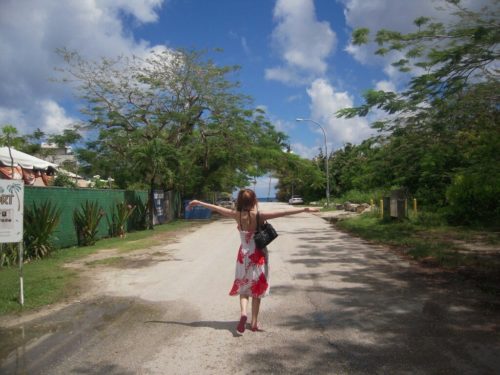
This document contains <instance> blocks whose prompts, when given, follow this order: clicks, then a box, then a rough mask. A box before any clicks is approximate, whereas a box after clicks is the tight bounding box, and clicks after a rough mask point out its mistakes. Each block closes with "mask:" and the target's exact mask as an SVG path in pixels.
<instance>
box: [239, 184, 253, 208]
mask: <svg viewBox="0 0 500 375" xmlns="http://www.w3.org/2000/svg"><path fill="white" fill-rule="evenodd" d="M256 204H257V196H256V195H255V192H254V191H253V190H251V189H242V190H240V192H239V193H238V198H237V199H236V211H250V210H251V209H252V208H254V207H255V205H256Z"/></svg>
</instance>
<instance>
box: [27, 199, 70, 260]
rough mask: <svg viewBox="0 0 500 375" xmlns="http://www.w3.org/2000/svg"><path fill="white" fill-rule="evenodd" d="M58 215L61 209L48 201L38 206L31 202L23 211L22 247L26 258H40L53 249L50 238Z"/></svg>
mask: <svg viewBox="0 0 500 375" xmlns="http://www.w3.org/2000/svg"><path fill="white" fill-rule="evenodd" d="M60 217H61V209H60V208H57V206H55V205H54V204H53V203H52V202H50V201H45V202H44V203H42V204H41V205H39V206H37V205H36V203H35V202H33V206H32V207H31V208H27V209H26V210H25V211H24V244H25V246H24V248H25V252H26V257H27V258H29V259H40V258H43V257H44V256H47V255H48V254H49V253H50V252H51V251H52V250H53V249H54V245H53V243H52V240H53V235H54V231H55V230H56V228H57V226H58V225H59V219H60Z"/></svg>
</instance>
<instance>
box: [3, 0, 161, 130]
mask: <svg viewBox="0 0 500 375" xmlns="http://www.w3.org/2000/svg"><path fill="white" fill-rule="evenodd" d="M162 3H163V0H95V1H58V0H24V1H15V0H6V1H2V2H1V3H0V50H1V51H2V53H1V54H0V76H1V77H2V80H1V81H0V103H2V108H1V109H0V114H1V115H2V117H1V118H9V119H10V122H11V123H12V125H14V126H16V127H18V128H24V129H25V130H26V131H28V130H33V129H35V128H36V127H40V125H41V126H45V127H47V129H49V128H50V129H55V128H57V126H56V124H55V122H57V121H61V122H62V123H61V126H66V124H67V122H66V119H67V117H66V115H65V114H64V113H62V112H60V111H59V112H58V109H57V108H58V107H59V106H58V105H57V104H56V103H57V102H60V101H63V100H64V101H68V100H69V99H70V98H71V96H72V94H71V92H70V88H69V87H67V86H63V85H60V84H55V83H51V82H49V79H50V78H51V77H53V76H54V67H55V66H59V65H60V64H61V60H60V57H59V56H58V55H57V54H56V53H55V51H56V49H57V48H61V47H67V48H68V49H70V50H73V49H74V50H77V51H78V52H79V53H80V54H81V55H82V56H84V57H86V58H90V59H96V58H99V57H101V56H116V55H120V54H131V53H133V54H136V55H139V56H144V55H146V54H147V53H148V51H149V50H150V49H151V48H152V46H150V45H149V44H148V43H147V42H145V41H142V40H135V39H134V38H133V37H132V35H131V34H130V33H128V32H126V31H125V29H124V26H123V23H122V18H121V16H122V15H123V14H127V16H129V17H130V18H132V19H133V20H135V21H136V22H138V23H144V22H154V21H155V20H156V19H157V13H156V12H157V10H158V9H159V7H160V6H161V4H162ZM59 109H60V107H59ZM44 119H45V120H44ZM40 123H41V124H40ZM47 129H42V130H47Z"/></svg>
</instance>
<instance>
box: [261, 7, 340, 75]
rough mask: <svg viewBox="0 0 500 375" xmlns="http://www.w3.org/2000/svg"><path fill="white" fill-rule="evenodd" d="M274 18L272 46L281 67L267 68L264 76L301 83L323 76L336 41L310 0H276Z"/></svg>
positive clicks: (334, 35)
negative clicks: (281, 63)
mask: <svg viewBox="0 0 500 375" xmlns="http://www.w3.org/2000/svg"><path fill="white" fill-rule="evenodd" d="M274 19H275V20H276V22H277V26H276V28H275V29H274V31H273V34H272V41H273V48H274V49H275V50H276V51H277V52H278V53H279V56H280V58H281V60H283V62H284V66H282V67H274V68H270V69H267V70H266V78H267V79H272V80H277V81H281V82H283V83H297V82H299V83H302V81H303V80H304V79H310V78H307V77H310V76H321V75H323V74H324V73H325V72H326V70H327V68H328V65H327V63H326V59H327V58H328V56H329V55H330V54H331V53H332V51H333V50H334V49H335V45H336V42H337V40H336V34H335V33H334V32H333V31H332V29H331V28H330V24H329V23H328V22H325V21H323V22H320V21H318V19H317V18H316V12H315V8H314V2H313V0H277V2H276V6H275V8H274ZM304 76H305V77H304Z"/></svg>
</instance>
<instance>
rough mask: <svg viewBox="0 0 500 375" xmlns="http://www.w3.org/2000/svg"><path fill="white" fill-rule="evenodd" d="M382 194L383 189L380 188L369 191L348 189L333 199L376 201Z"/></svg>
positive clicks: (356, 201) (358, 201) (363, 201)
mask: <svg viewBox="0 0 500 375" xmlns="http://www.w3.org/2000/svg"><path fill="white" fill-rule="evenodd" d="M384 195H385V194H384V190H382V189H377V190H370V191H360V190H355V189H354V190H349V191H348V192H346V193H344V194H342V195H341V196H340V197H338V198H335V201H336V202H340V203H344V202H351V203H370V200H371V199H373V200H374V202H375V203H377V202H378V201H379V200H380V199H382V197H383V196H384Z"/></svg>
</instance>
